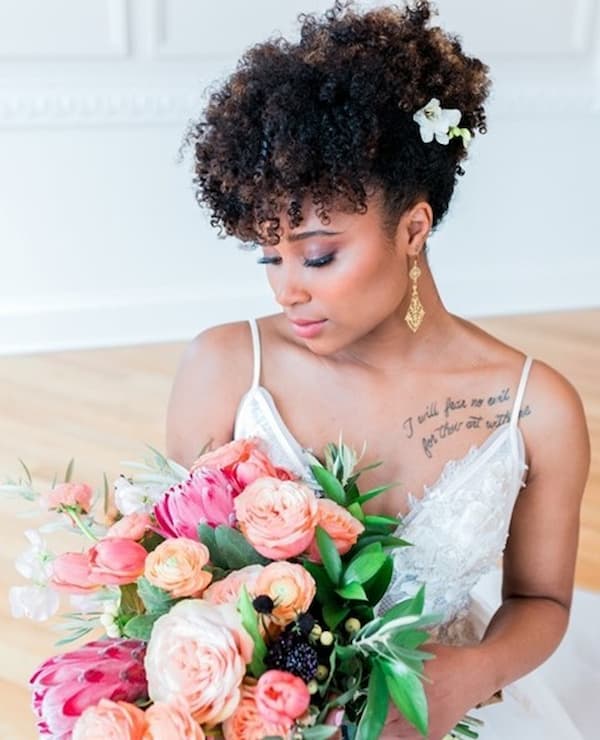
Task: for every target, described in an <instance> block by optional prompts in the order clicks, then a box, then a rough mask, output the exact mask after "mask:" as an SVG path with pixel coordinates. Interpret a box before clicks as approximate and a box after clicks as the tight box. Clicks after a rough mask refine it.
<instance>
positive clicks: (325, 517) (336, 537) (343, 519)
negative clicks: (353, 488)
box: [306, 498, 365, 563]
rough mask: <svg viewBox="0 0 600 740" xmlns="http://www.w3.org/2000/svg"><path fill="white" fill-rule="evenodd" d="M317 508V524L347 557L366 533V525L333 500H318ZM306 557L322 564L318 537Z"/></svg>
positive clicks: (310, 546)
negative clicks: (360, 536)
mask: <svg viewBox="0 0 600 740" xmlns="http://www.w3.org/2000/svg"><path fill="white" fill-rule="evenodd" d="M317 507H318V512H319V513H318V521H317V524H318V525H319V526H320V527H322V528H323V529H324V530H325V531H326V532H327V534H328V535H329V536H330V537H331V539H332V540H333V544H334V545H335V548H336V550H337V551H338V552H339V553H340V555H345V554H346V553H347V552H348V550H350V549H351V548H352V547H353V546H354V545H355V544H356V540H357V539H358V536H359V535H360V534H362V533H363V532H364V531H365V527H364V524H363V523H362V522H359V521H358V519H356V517H353V516H352V514H350V512H349V511H347V510H346V509H344V507H343V506H340V505H339V504H336V503H335V501H332V500H331V499H328V498H320V499H317ZM306 556H307V557H308V559H309V560H312V561H313V562H315V563H320V562H321V553H320V552H319V548H318V547H317V540H316V537H315V538H314V539H313V540H312V542H311V543H310V545H309V546H308V548H307V552H306Z"/></svg>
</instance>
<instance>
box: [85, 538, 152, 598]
mask: <svg viewBox="0 0 600 740" xmlns="http://www.w3.org/2000/svg"><path fill="white" fill-rule="evenodd" d="M147 554H148V553H147V552H146V550H145V549H144V548H143V547H142V546H141V545H140V544H139V543H138V542H134V541H133V540H128V539H126V538H124V537H111V538H109V539H105V540H100V542H98V543H97V544H96V545H94V546H93V547H92V548H91V549H90V550H89V551H88V558H89V562H90V578H91V579H92V581H93V582H94V583H99V584H102V585H111V586H119V585H123V584H127V583H133V582H134V581H135V580H136V578H138V576H141V575H142V573H143V572H144V563H145V562H146V555H147Z"/></svg>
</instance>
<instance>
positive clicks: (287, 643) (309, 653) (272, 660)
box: [265, 625, 319, 683]
mask: <svg viewBox="0 0 600 740" xmlns="http://www.w3.org/2000/svg"><path fill="white" fill-rule="evenodd" d="M288 626H289V625H288ZM265 665H266V666H267V667H268V668H277V669H278V670H280V671H288V672H289V673H293V674H294V676H298V677H299V678H301V679H302V680H303V681H305V682H306V683H308V682H309V681H310V680H311V678H314V677H315V675H316V673H317V668H318V665H319V656H318V654H317V651H316V650H315V649H314V647H312V645H309V644H308V643H307V642H305V641H304V638H303V636H302V635H298V634H297V633H295V632H293V631H292V630H289V631H288V630H287V629H286V631H284V632H283V633H282V634H281V635H280V637H278V638H277V640H275V642H274V643H273V644H272V645H271V646H270V647H269V649H268V651H267V654H266V656H265Z"/></svg>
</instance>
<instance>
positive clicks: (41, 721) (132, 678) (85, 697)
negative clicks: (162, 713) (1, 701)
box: [29, 639, 148, 740]
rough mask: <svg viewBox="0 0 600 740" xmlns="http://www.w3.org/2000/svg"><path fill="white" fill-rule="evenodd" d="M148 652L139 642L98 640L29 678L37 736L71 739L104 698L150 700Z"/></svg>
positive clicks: (44, 665)
mask: <svg viewBox="0 0 600 740" xmlns="http://www.w3.org/2000/svg"><path fill="white" fill-rule="evenodd" d="M145 651H146V647H145V643H143V642H141V641H140V640H126V639H105V640H95V641H93V642H89V643H88V644H87V645H83V646H82V647H81V648H79V649H78V650H73V651H72V652H68V653H63V654H62V655H56V656H54V657H53V658H50V659H49V660H46V661H45V662H44V663H42V664H41V665H40V666H39V668H38V669H37V670H36V672H35V673H34V674H33V676H32V677H31V678H30V679H29V685H30V687H31V689H32V691H33V695H32V706H33V711H34V712H35V714H36V717H37V727H38V733H39V735H40V736H50V737H52V738H55V740H68V738H70V737H71V732H72V729H73V725H74V724H75V722H76V721H77V718H78V717H79V715H80V714H81V713H82V712H83V711H84V709H86V708H87V707H90V706H93V705H95V704H97V703H98V702H99V701H100V699H103V698H105V699H111V700H112V701H128V702H134V701H136V700H137V699H140V698H141V699H146V697H147V695H148V694H147V683H146V673H145V670H144V655H145Z"/></svg>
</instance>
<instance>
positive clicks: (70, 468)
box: [65, 458, 75, 483]
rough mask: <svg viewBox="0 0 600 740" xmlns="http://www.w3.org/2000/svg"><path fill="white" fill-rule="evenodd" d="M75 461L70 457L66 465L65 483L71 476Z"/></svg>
mask: <svg viewBox="0 0 600 740" xmlns="http://www.w3.org/2000/svg"><path fill="white" fill-rule="evenodd" d="M74 463H75V459H74V458H71V459H70V461H69V464H68V465H67V471H66V473H65V483H69V482H70V480H71V476H72V475H73V465H74Z"/></svg>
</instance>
